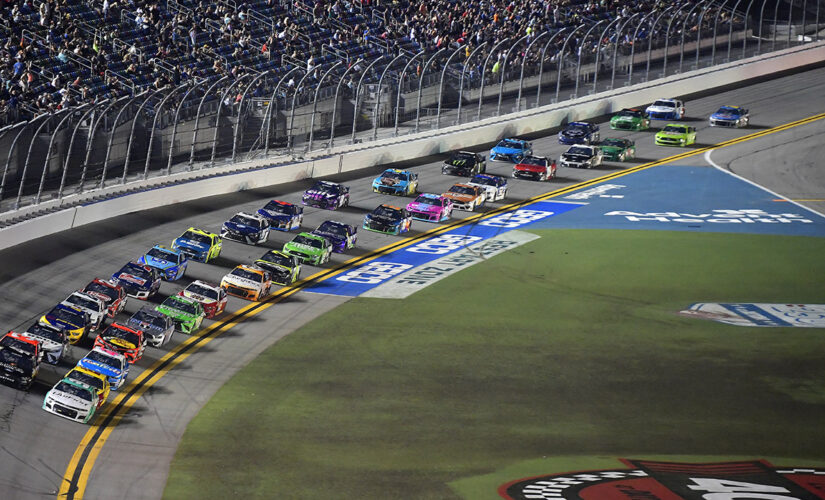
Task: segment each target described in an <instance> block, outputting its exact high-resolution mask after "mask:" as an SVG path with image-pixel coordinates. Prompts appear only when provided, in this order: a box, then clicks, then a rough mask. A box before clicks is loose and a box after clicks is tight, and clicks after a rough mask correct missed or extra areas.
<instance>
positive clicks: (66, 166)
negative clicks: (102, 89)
mask: <svg viewBox="0 0 825 500" xmlns="http://www.w3.org/2000/svg"><path fill="white" fill-rule="evenodd" d="M108 103H109V101H108V100H106V101H101V102H99V103H97V104H94V105H92V107H91V108H89V110H88V111H86V112H85V113H83V116H81V117H80V120H78V121H77V124H76V125H75V126H74V128H73V129H72V137H71V138H70V139H69V148H68V149H67V150H66V159H65V160H64V161H63V174H62V175H61V177H60V187H59V188H57V199H58V200H62V199H63V188H64V187H65V186H66V177H67V175H68V171H69V161H70V160H71V159H72V149H73V148H74V138H75V137H76V136H77V131H78V129H79V128H80V125H82V124H83V122H85V121H86V119H88V118H89V116H90V115H91V114H92V113H93V112H94V111H95V110H96V109H97V108H99V107H101V106H104V105H107V104H108Z"/></svg>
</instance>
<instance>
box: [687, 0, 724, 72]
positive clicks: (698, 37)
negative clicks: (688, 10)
mask: <svg viewBox="0 0 825 500" xmlns="http://www.w3.org/2000/svg"><path fill="white" fill-rule="evenodd" d="M724 1H726V0H724ZM724 1H723V4H722V5H724ZM722 5H720V6H719V7H718V8H717V10H716V17H717V18H718V17H719V13H720V12H722ZM711 7H713V4H708V6H707V7H705V8H704V9H702V13H701V14H699V22H698V23H697V24H696V25H697V29H696V63H695V65H696V68H694V69H699V49H700V48H701V46H702V21H704V19H705V14H706V13H707V11H708V9H710V8H711ZM713 52H714V53H715V52H716V28H715V27H714V29H713Z"/></svg>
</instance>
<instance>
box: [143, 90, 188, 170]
mask: <svg viewBox="0 0 825 500" xmlns="http://www.w3.org/2000/svg"><path fill="white" fill-rule="evenodd" d="M185 88H186V87H175V88H173V89H172V90H171V91H170V92H169V94H168V95H167V96H166V97H164V98H163V99H162V100H161V101H160V104H158V107H157V108H155V116H154V118H152V128H151V129H150V130H149V146H148V148H147V149H146V163H145V164H144V167H143V180H146V179H148V178H149V164H150V163H151V161H152V143H153V142H154V141H155V128H157V124H158V117H159V116H160V114H161V112H162V111H163V105H164V104H166V101H168V100H169V99H170V98H171V97H172V96H173V95H175V94H177V93H178V92H179V91H181V90H183V89H185ZM174 143H175V137H174V136H172V144H174Z"/></svg>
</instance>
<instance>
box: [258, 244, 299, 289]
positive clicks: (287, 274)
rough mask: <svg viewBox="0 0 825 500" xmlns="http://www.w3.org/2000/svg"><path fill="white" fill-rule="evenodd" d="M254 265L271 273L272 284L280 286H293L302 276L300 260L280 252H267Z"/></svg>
mask: <svg viewBox="0 0 825 500" xmlns="http://www.w3.org/2000/svg"><path fill="white" fill-rule="evenodd" d="M254 264H255V266H257V267H260V268H261V269H266V270H267V271H269V274H270V276H271V277H272V282H273V283H276V284H278V285H284V286H286V285H291V284H292V283H295V281H296V280H297V279H298V276H300V275H301V264H300V263H299V262H298V259H297V258H295V257H293V256H291V255H288V254H285V253H284V252H281V251H278V250H270V251H268V252H266V253H265V254H263V255H262V256H261V258H260V259H258V260H256V261H255V262H254Z"/></svg>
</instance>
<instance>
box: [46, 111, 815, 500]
mask: <svg viewBox="0 0 825 500" xmlns="http://www.w3.org/2000/svg"><path fill="white" fill-rule="evenodd" d="M823 118H825V113H820V114H817V115H814V116H810V117H808V118H803V119H801V120H796V121H793V122H790V123H786V124H784V125H780V126H778V127H774V128H770V129H765V130H762V131H759V132H755V133H753V134H748V135H746V136H743V137H740V138H737V139H731V140H729V141H725V142H721V143H719V144H716V145H713V146H707V147H702V148H698V149H692V150H690V151H685V152H683V153H680V154H677V155H673V156H669V157H667V158H663V159H661V160H656V161H653V162H650V163H646V164H644V165H639V166H637V167H633V168H629V169H627V170H622V171H620V172H614V173H611V174H607V175H603V176H601V177H598V178H595V179H591V180H588V181H584V182H580V183H578V184H575V185H572V186H568V187H564V188H561V189H557V190H555V191H551V192H549V193H545V194H542V195H538V196H535V197H532V198H528V199H526V200H523V201H520V202H517V203H511V204H508V205H504V206H501V207H499V208H497V209H495V210H490V211H488V212H484V213H481V214H477V215H473V216H471V217H467V218H466V219H462V220H460V221H455V222H453V223H450V224H446V225H444V226H440V227H437V228H434V229H430V230H428V231H425V232H423V233H420V234H418V235H416V236H413V237H411V238H406V239H404V240H401V241H396V242H394V243H390V244H388V245H385V246H383V247H381V248H378V249H376V250H373V251H371V252H369V253H367V254H365V255H362V256H360V257H355V258H352V259H349V260H347V261H346V262H344V263H342V264H339V265H337V266H335V267H333V268H331V269H326V270H323V271H319V272H317V273H315V274H313V275H312V276H309V277H307V278H304V279H303V280H301V281H299V282H297V283H295V284H293V285H291V286H289V287H285V288H282V289H280V290H278V291H277V292H275V293H273V294H272V295H270V296H269V297H268V298H267V299H265V300H264V301H262V302H257V303H252V304H249V305H247V306H244V307H243V308H241V309H239V310H238V311H236V312H234V313H232V314H231V315H229V316H228V317H227V318H226V319H219V320H218V321H217V322H216V323H214V324H212V325H211V326H209V327H208V328H206V329H204V330H203V331H201V332H200V333H198V334H197V335H196V336H192V337H190V338H188V339H187V340H186V341H184V342H182V343H181V344H179V345H177V346H175V348H173V349H172V350H171V351H169V352H168V353H167V354H166V355H165V356H163V357H162V358H160V359H159V360H157V361H156V362H155V363H154V364H152V366H150V367H149V368H148V369H146V370H144V371H143V372H142V373H141V374H140V376H138V377H137V378H136V379H135V380H134V381H133V382H132V383H131V384H129V385H128V386H126V387H125V388H124V389H123V392H121V393H120V394H118V396H117V397H116V398H115V399H114V401H112V402H111V403H109V404H107V405H106V410H104V413H102V414H101V415H100V416H98V417H97V418H96V419H95V421H94V423H93V424H92V425H91V426H90V428H89V430H88V431H87V432H86V434H85V435H84V436H83V438H82V439H81V440H80V443H79V444H78V445H77V448H76V449H75V452H74V454H73V455H72V458H71V460H70V461H69V464H68V466H67V467H66V472H65V474H64V475H63V479H62V481H61V483H60V490H59V491H58V495H57V497H58V498H60V499H64V498H65V499H71V500H80V499H82V498H83V495H84V494H85V492H86V484H87V483H88V480H89V476H90V475H91V473H92V469H93V467H94V464H95V461H96V460H97V457H98V455H99V454H100V451H101V449H102V448H103V445H104V444H106V441H107V440H108V438H109V435H110V434H111V433H112V431H113V430H114V428H115V427H117V424H118V423H119V422H120V420H121V419H122V418H123V417H124V416H125V415H126V413H127V412H128V411H129V409H130V408H131V407H132V406H133V405H134V404H135V403H136V402H137V401H138V399H140V397H141V396H142V395H143V394H144V393H145V392H146V391H147V390H148V389H149V387H151V386H152V385H154V384H155V383H156V382H157V381H158V380H160V379H161V378H162V377H163V376H164V375H165V374H166V373H167V372H169V370H171V369H172V368H174V367H175V366H176V365H178V364H179V363H181V362H183V361H184V360H185V359H186V358H188V357H189V356H190V355H192V354H194V353H195V352H197V351H198V350H199V349H200V348H201V347H203V346H204V345H206V344H208V343H209V342H211V341H212V340H213V339H215V338H216V337H218V336H219V335H220V334H221V333H223V332H225V331H228V330H230V329H232V328H233V327H235V326H236V325H238V324H239V323H242V322H243V321H245V320H246V319H249V318H251V317H253V316H256V315H258V314H260V313H261V312H263V311H265V310H266V309H268V308H270V307H272V306H273V305H275V304H277V303H278V302H281V301H282V300H284V299H286V298H287V297H289V296H290V295H293V294H295V293H297V292H298V291H300V290H303V289H304V288H307V287H309V286H310V285H314V284H317V283H320V282H322V281H325V280H327V279H329V278H332V277H334V276H337V275H339V274H341V273H343V272H345V271H348V270H350V269H352V268H353V267H355V266H358V265H361V264H364V263H366V262H370V261H372V260H375V259H377V258H379V257H381V256H382V255H386V254H388V253H390V252H394V251H396V250H399V249H402V248H405V247H408V246H411V245H414V244H416V243H419V242H420V241H422V240H424V239H427V238H429V237H431V236H435V235H438V234H441V233H444V232H445V231H449V230H452V229H455V228H458V227H462V226H466V225H469V224H475V223H477V222H478V221H480V220H483V219H487V218H490V217H494V216H496V215H501V214H502V213H506V212H509V211H512V210H516V209H518V208H521V207H523V206H525V205H529V204H532V203H535V202H537V201H542V200H546V199H549V198H553V197H556V196H560V195H562V194H565V193H569V192H571V191H576V190H578V189H581V188H583V187H587V186H590V185H593V184H599V183H601V182H604V181H607V180H611V179H615V178H617V177H622V176H625V175H628V174H632V173H634V172H639V171H641V170H646V169H649V168H652V167H656V166H659V165H663V164H666V163H671V162H673V161H677V160H682V159H685V158H690V157H693V156H696V155H699V154H702V153H705V152H706V151H710V150H713V149H719V148H724V147H727V146H733V145H736V144H740V143H742V142H745V141H750V140H753V139H758V138H760V137H764V136H766V135H769V134H774V133H777V132H781V131H784V130H787V129H790V128H793V127H798V126H800V125H805V124H808V123H811V122H814V121H817V120H821V119H823Z"/></svg>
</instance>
